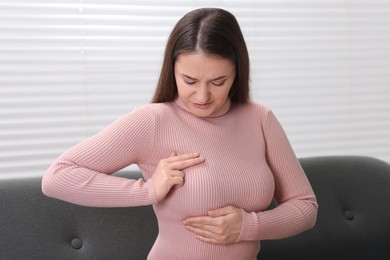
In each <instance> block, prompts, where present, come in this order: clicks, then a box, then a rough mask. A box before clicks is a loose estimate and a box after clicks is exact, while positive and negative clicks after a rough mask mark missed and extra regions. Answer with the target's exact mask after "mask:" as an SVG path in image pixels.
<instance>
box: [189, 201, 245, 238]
mask: <svg viewBox="0 0 390 260" xmlns="http://www.w3.org/2000/svg"><path fill="white" fill-rule="evenodd" d="M183 224H184V226H185V227H186V228H187V229H188V230H189V231H191V232H193V233H194V234H195V237H196V238H197V239H199V240H201V241H203V242H206V243H211V244H218V245H227V244H232V243H235V242H236V241H237V238H238V236H239V235H240V232H241V225H242V212H241V209H239V208H236V207H233V206H227V207H224V208H219V209H215V210H211V211H209V212H208V216H201V217H192V218H188V219H185V220H184V221H183Z"/></svg>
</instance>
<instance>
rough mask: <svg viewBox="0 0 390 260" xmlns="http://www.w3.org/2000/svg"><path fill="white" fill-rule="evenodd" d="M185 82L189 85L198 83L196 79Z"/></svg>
mask: <svg viewBox="0 0 390 260" xmlns="http://www.w3.org/2000/svg"><path fill="white" fill-rule="evenodd" d="M184 82H185V83H186V84H188V85H194V84H195V83H196V81H188V80H184Z"/></svg>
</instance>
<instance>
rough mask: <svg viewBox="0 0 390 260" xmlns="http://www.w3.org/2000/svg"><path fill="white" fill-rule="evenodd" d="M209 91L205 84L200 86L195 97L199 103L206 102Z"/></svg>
mask: <svg viewBox="0 0 390 260" xmlns="http://www.w3.org/2000/svg"><path fill="white" fill-rule="evenodd" d="M209 96H210V92H209V88H208V86H207V85H205V86H200V87H199V88H198V89H197V92H196V98H197V101H198V102H199V103H206V102H207V101H208V100H209Z"/></svg>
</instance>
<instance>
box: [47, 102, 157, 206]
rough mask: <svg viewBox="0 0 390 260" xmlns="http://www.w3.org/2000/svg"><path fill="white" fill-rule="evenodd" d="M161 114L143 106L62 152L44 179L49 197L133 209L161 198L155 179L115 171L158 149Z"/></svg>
mask: <svg viewBox="0 0 390 260" xmlns="http://www.w3.org/2000/svg"><path fill="white" fill-rule="evenodd" d="M154 124H155V116H154V114H153V112H152V111H151V110H150V109H147V108H141V109H137V110H135V111H133V112H131V113H129V114H127V115H126V116H124V117H122V118H120V119H118V120H117V121H115V122H114V123H112V124H111V125H109V126H108V127H106V128H105V129H104V130H103V131H101V132H99V133H98V134H96V135H94V136H92V137H91V138H89V139H87V140H85V141H83V142H81V143H79V144H78V145H76V146H74V147H73V148H71V149H69V150H68V151H66V152H65V153H64V154H62V155H61V156H60V157H59V158H58V159H57V160H56V161H55V162H54V163H53V164H52V165H51V166H50V168H49V169H48V171H47V172H46V173H45V175H44V177H43V180H42V191H43V193H44V194H45V195H47V196H49V197H53V198H57V199H60V200H64V201H68V202H71V203H75V204H79V205H84V206H94V207H128V206H139V205H148V204H153V203H156V202H157V199H156V194H155V191H154V187H153V183H152V180H151V179H149V180H148V181H144V180H143V179H139V180H130V179H125V178H119V177H114V176H111V174H112V173H114V172H116V171H118V170H120V169H122V168H124V167H126V166H128V165H130V164H132V163H137V162H140V161H141V160H144V159H143V158H147V157H148V155H149V154H150V153H151V152H152V150H153V144H154V131H155V125H154Z"/></svg>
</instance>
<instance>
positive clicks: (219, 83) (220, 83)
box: [212, 81, 225, 87]
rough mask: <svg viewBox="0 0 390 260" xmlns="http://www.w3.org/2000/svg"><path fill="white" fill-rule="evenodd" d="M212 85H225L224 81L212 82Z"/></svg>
mask: <svg viewBox="0 0 390 260" xmlns="http://www.w3.org/2000/svg"><path fill="white" fill-rule="evenodd" d="M212 84H213V85H214V86H217V87H220V86H222V85H223V84H225V81H218V82H212Z"/></svg>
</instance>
